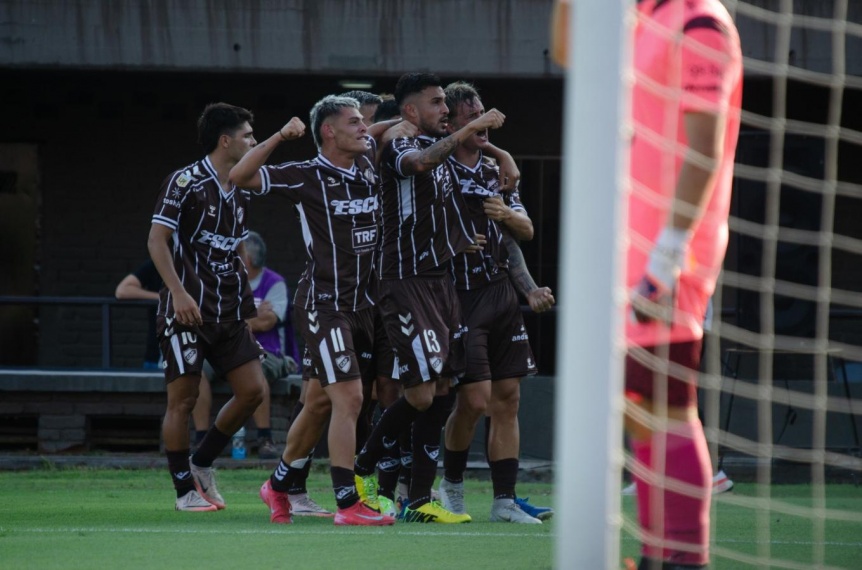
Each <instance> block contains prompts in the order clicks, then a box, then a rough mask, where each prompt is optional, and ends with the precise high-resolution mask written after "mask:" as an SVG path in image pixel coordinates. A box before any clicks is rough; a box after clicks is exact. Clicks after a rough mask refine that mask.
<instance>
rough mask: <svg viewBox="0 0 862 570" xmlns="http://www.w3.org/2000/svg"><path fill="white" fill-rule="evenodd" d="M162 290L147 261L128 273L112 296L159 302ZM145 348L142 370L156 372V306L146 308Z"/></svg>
mask: <svg viewBox="0 0 862 570" xmlns="http://www.w3.org/2000/svg"><path fill="white" fill-rule="evenodd" d="M161 288H162V277H161V276H160V275H159V272H158V271H157V270H156V265H155V263H153V262H152V261H151V260H147V261H146V262H144V263H143V264H142V265H141V266H140V267H138V268H137V269H135V270H134V271H133V272H132V273H129V274H128V275H126V276H125V277H123V280H122V281H120V283H119V285H117V289H116V290H115V291H114V296H115V297H116V298H117V299H120V300H125V299H145V300H150V301H158V300H159V290H160V289H161ZM147 326H148V331H147V347H146V349H145V351H144V368H146V369H149V370H157V369H158V368H159V361H160V360H161V354H160V353H159V343H158V341H157V339H156V305H153V306H151V307H147Z"/></svg>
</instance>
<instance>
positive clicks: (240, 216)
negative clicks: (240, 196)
mask: <svg viewBox="0 0 862 570" xmlns="http://www.w3.org/2000/svg"><path fill="white" fill-rule="evenodd" d="M244 217H245V208H237V209H236V221H238V222H239V223H242V219H243V218H244Z"/></svg>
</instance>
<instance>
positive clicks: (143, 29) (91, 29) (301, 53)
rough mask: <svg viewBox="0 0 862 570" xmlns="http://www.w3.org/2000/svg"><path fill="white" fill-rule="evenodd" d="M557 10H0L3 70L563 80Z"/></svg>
mask: <svg viewBox="0 0 862 570" xmlns="http://www.w3.org/2000/svg"><path fill="white" fill-rule="evenodd" d="M551 5H552V2H551V0H474V1H471V2H465V1H462V0H435V1H434V2H427V1H423V0H397V1H392V0H356V1H352V2H344V1H342V0H270V1H267V0H256V1H244V2H209V1H207V0H187V1H184V2H164V1H161V2H114V1H110V0H68V1H63V2H57V1H51V0H13V1H6V2H3V3H2V4H0V21H2V22H3V26H2V28H0V65H11V66H20V67H31V66H73V67H97V68H123V69H162V70H165V69H173V70H186V71H188V70H210V71H211V70H221V71H242V72H276V73H296V72H313V73H315V74H321V73H326V74H344V73H347V74H371V75H380V74H393V73H399V74H400V73H402V72H403V71H404V70H408V69H415V70H435V71H437V72H439V73H445V74H465V73H467V74H481V75H519V76H522V77H528V76H533V77H536V76H543V75H549V74H553V75H559V74H560V70H559V69H558V68H555V67H554V66H552V64H551V63H550V60H549V59H548V57H547V55H546V53H547V49H548V47H549V45H548V36H549V29H550V26H549V18H550V13H551Z"/></svg>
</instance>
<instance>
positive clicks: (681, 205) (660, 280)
mask: <svg viewBox="0 0 862 570" xmlns="http://www.w3.org/2000/svg"><path fill="white" fill-rule="evenodd" d="M683 122H684V126H685V134H686V138H687V139H688V148H687V149H686V153H685V156H684V158H683V163H682V167H681V168H680V172H679V179H678V181H677V185H676V189H675V191H674V201H673V205H672V206H671V212H670V217H669V218H668V224H667V225H666V226H665V228H664V229H663V230H662V231H661V233H660V234H659V235H658V239H657V240H656V243H655V246H654V247H653V249H652V251H651V252H650V255H649V259H648V261H647V267H646V274H645V275H644V277H643V278H642V279H641V282H640V283H639V284H638V286H637V288H636V289H635V292H634V295H633V297H632V310H633V311H634V315H635V318H637V320H638V321H640V322H650V321H652V320H656V319H661V320H664V321H666V322H668V323H669V322H671V320H672V318H671V315H669V314H668V311H669V308H670V307H672V306H673V297H674V292H675V290H676V284H677V281H678V280H679V275H680V273H681V271H682V268H683V264H684V263H685V259H686V252H687V250H688V243H689V240H690V239H691V236H692V232H693V231H694V228H695V226H696V225H697V222H698V221H699V220H700V218H701V216H702V215H703V210H704V207H705V206H706V204H707V203H708V202H709V198H710V196H711V195H712V189H713V188H714V187H715V184H714V181H715V176H716V173H717V171H718V165H719V164H720V163H721V158H722V154H723V148H724V125H725V124H726V120H725V117H724V116H723V114H721V113H711V112H688V113H685V114H684V116H683Z"/></svg>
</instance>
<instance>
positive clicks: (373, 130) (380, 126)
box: [365, 119, 403, 143]
mask: <svg viewBox="0 0 862 570" xmlns="http://www.w3.org/2000/svg"><path fill="white" fill-rule="evenodd" d="M401 122H403V121H402V120H401V119H388V120H386V121H380V122H377V123H374V124H373V125H371V126H370V127H368V130H367V131H365V134H367V135H368V136H369V137H371V138H373V139H374V140H376V141H377V142H378V143H380V140H381V137H382V136H383V133H385V132H386V131H388V130H389V129H391V128H392V127H394V126H395V125H397V124H399V123H401ZM390 140H391V139H390Z"/></svg>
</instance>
